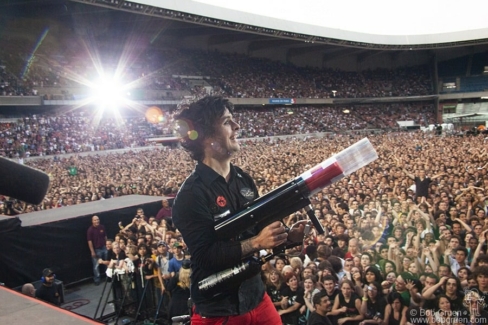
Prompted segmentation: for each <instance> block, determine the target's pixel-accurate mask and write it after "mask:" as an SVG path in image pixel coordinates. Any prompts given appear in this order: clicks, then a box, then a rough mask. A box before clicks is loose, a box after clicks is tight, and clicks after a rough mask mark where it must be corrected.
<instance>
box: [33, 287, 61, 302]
mask: <svg viewBox="0 0 488 325" xmlns="http://www.w3.org/2000/svg"><path fill="white" fill-rule="evenodd" d="M60 289H61V288H60V286H58V285H57V284H56V283H53V284H52V285H50V286H46V285H44V284H43V285H41V286H40V287H39V288H38V289H37V290H36V298H39V299H41V300H43V301H45V302H49V303H51V304H53V305H56V306H59V305H61V301H60V296H61V294H60Z"/></svg>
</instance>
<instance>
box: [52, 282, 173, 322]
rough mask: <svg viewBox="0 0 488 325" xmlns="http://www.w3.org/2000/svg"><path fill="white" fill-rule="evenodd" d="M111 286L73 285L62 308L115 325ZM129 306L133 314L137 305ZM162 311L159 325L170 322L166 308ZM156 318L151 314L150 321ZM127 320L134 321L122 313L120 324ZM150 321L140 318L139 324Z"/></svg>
mask: <svg viewBox="0 0 488 325" xmlns="http://www.w3.org/2000/svg"><path fill="white" fill-rule="evenodd" d="M110 285H111V283H110V282H107V284H105V281H102V282H101V283H100V284H99V285H98V286H96V285H95V284H94V283H93V281H91V280H89V281H87V282H84V283H82V284H78V285H71V286H69V287H68V288H66V289H65V292H64V301H65V302H64V303H63V304H62V305H61V308H63V309H66V310H70V311H72V312H74V313H77V314H79V315H82V316H86V317H89V318H91V319H96V320H100V319H101V318H102V320H103V322H104V323H105V324H109V325H112V324H115V323H114V321H115V319H116V318H117V315H116V312H115V308H114V304H113V303H112V300H113V298H112V297H113V295H112V291H111V286H110ZM104 287H105V289H104ZM102 294H103V297H102ZM107 295H109V296H108V299H107ZM129 305H130V306H129V307H127V306H128V305H127V301H126V303H125V306H126V308H132V309H134V310H132V312H134V311H135V310H136V309H137V305H136V304H130V303H129ZM104 306H105V310H104V311H103V317H102V316H101V315H102V314H101V313H102V309H103V308H104ZM97 308H98V311H97ZM160 310H161V312H160V313H159V315H158V322H157V324H167V323H168V322H167V321H166V320H165V313H164V310H165V307H162V308H161V309H160ZM95 313H96V316H95ZM134 314H135V312H134ZM154 316H155V315H154ZM154 316H153V314H152V312H151V313H150V315H149V319H151V320H152V319H153V317H154ZM140 317H142V318H144V314H142V315H141V316H140ZM127 320H132V318H130V317H129V316H125V313H122V315H121V316H120V318H119V321H118V324H126V322H127ZM148 321H149V320H146V322H143V321H141V318H140V319H139V322H138V323H146V324H147V322H148ZM151 324H152V323H151Z"/></svg>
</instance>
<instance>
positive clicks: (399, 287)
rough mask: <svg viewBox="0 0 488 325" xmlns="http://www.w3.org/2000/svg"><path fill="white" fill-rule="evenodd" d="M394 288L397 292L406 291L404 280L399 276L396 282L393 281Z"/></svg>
mask: <svg viewBox="0 0 488 325" xmlns="http://www.w3.org/2000/svg"><path fill="white" fill-rule="evenodd" d="M395 288H396V289H397V290H398V291H403V290H405V289H406V286H405V280H403V278H402V276H401V275H399V276H398V277H397V278H396V280H395Z"/></svg>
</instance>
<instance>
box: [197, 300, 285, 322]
mask: <svg viewBox="0 0 488 325" xmlns="http://www.w3.org/2000/svg"><path fill="white" fill-rule="evenodd" d="M281 324H282V323H281V317H280V315H278V312H277V311H276V308H275V306H274V305H273V302H272V301H271V299H270V298H269V296H268V294H266V293H265V294H264V297H263V300H262V301H261V302H260V303H259V305H258V306H257V307H256V308H254V309H253V310H251V311H250V312H248V313H246V314H244V315H237V316H225V317H207V318H206V317H202V316H200V315H198V314H195V313H194V314H193V316H192V317H191V325H281Z"/></svg>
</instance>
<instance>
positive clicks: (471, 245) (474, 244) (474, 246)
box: [469, 238, 478, 249]
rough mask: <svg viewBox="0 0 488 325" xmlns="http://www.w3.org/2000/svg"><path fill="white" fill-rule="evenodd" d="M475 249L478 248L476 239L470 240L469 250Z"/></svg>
mask: <svg viewBox="0 0 488 325" xmlns="http://www.w3.org/2000/svg"><path fill="white" fill-rule="evenodd" d="M476 247H478V241H477V240H476V238H471V239H470V240H469V248H471V249H476Z"/></svg>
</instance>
